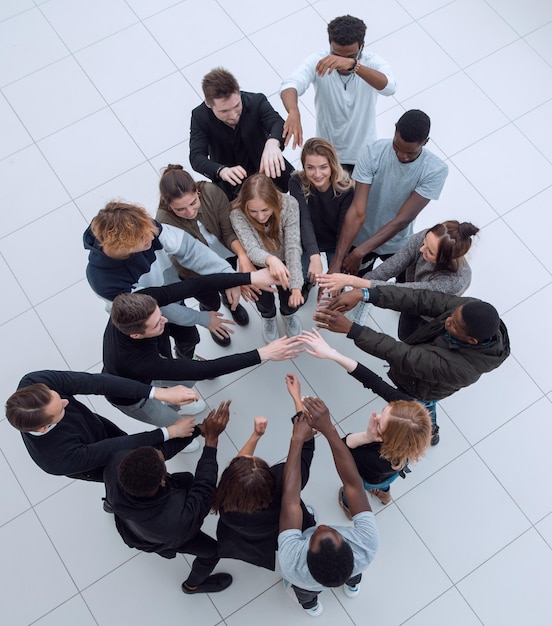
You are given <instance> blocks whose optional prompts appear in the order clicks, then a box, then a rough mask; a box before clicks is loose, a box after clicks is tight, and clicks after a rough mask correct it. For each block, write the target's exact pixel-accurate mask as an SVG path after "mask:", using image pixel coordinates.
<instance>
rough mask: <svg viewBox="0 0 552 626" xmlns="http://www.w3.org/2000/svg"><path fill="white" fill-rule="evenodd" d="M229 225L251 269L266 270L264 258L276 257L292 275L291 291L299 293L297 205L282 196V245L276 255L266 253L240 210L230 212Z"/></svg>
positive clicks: (300, 282)
mask: <svg viewBox="0 0 552 626" xmlns="http://www.w3.org/2000/svg"><path fill="white" fill-rule="evenodd" d="M230 221H231V222H232V227H233V228H234V231H235V232H236V235H237V236H238V239H239V240H240V242H241V245H242V246H243V247H244V249H245V252H246V253H247V256H248V257H249V260H250V261H251V263H253V265H256V266H257V267H266V257H267V256H269V255H272V256H275V257H278V258H279V259H280V261H283V262H284V263H285V264H286V267H287V268H288V270H289V272H290V274H291V280H290V283H291V284H290V287H291V289H301V287H302V286H303V271H302V269H301V254H302V249H301V231H300V228H299V205H298V203H297V200H296V199H295V198H292V197H291V196H284V195H283V196H282V211H281V213H280V232H279V238H280V242H281V245H280V247H279V248H278V250H276V251H275V252H268V251H267V250H266V248H265V247H264V244H263V242H262V240H261V238H260V237H259V234H258V233H257V231H256V230H255V229H254V228H253V226H252V225H251V224H250V223H249V220H248V219H247V217H246V216H245V214H244V213H243V211H242V210H241V209H232V211H230Z"/></svg>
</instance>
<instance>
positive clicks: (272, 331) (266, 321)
mask: <svg viewBox="0 0 552 626" xmlns="http://www.w3.org/2000/svg"><path fill="white" fill-rule="evenodd" d="M279 337H280V335H279V334H278V325H277V324H276V317H263V338H264V340H265V341H266V343H270V342H271V341H276V339H278V338H279Z"/></svg>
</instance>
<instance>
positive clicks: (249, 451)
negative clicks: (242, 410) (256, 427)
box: [236, 432, 261, 456]
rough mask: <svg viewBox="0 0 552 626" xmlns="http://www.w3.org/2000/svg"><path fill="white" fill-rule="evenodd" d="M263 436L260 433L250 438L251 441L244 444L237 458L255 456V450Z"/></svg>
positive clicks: (252, 434) (254, 433)
mask: <svg viewBox="0 0 552 626" xmlns="http://www.w3.org/2000/svg"><path fill="white" fill-rule="evenodd" d="M260 438H261V435H260V434H259V433H256V432H253V433H251V435H250V436H249V439H248V440H247V441H246V442H245V443H244V445H243V447H242V449H241V450H240V451H239V452H238V454H237V455H236V456H253V455H254V454H255V449H256V447H257V444H258V443H259V440H260Z"/></svg>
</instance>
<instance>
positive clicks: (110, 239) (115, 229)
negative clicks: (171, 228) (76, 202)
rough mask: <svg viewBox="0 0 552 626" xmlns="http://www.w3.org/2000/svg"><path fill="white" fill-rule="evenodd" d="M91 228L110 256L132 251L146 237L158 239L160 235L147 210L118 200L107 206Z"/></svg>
mask: <svg viewBox="0 0 552 626" xmlns="http://www.w3.org/2000/svg"><path fill="white" fill-rule="evenodd" d="M90 227H91V229H92V232H93V233H94V236H95V237H96V239H97V240H98V241H99V242H100V245H101V246H102V248H103V250H104V252H105V253H106V254H107V255H108V256H111V254H115V255H118V254H121V253H123V252H128V251H132V250H133V249H134V248H136V246H138V245H139V244H140V243H141V241H142V240H143V239H144V237H146V236H148V235H153V236H154V237H156V236H157V235H158V234H159V229H158V228H157V226H156V225H155V223H154V221H153V218H152V217H151V216H150V214H149V213H148V212H147V211H146V209H144V208H143V207H141V206H138V205H136V204H127V203H126V202H119V201H116V200H115V201H112V202H108V203H107V204H106V205H105V207H104V208H103V209H102V210H101V211H100V212H99V213H98V215H96V217H95V218H94V219H93V220H92V223H91V224H90ZM110 253H111V254H110Z"/></svg>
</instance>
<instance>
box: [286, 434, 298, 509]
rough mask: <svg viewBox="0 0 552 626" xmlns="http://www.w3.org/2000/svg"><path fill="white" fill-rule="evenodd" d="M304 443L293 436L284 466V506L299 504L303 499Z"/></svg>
mask: <svg viewBox="0 0 552 626" xmlns="http://www.w3.org/2000/svg"><path fill="white" fill-rule="evenodd" d="M302 449H303V443H302V442H301V441H298V440H297V439H294V438H293V437H292V438H291V442H290V445H289V452H288V457H287V461H286V465H285V467H284V476H283V483H282V508H284V504H288V505H297V504H299V502H300V500H301V451H302Z"/></svg>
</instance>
